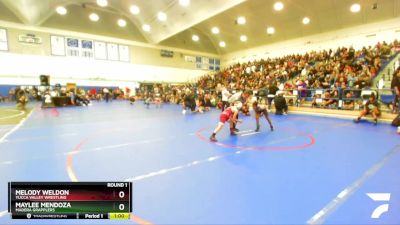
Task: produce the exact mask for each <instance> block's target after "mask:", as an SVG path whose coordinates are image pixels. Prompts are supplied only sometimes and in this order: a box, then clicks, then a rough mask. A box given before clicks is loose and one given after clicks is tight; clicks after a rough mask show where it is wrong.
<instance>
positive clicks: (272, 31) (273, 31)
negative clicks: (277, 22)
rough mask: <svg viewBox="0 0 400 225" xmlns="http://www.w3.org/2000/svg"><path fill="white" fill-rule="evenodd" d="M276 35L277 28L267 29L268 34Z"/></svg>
mask: <svg viewBox="0 0 400 225" xmlns="http://www.w3.org/2000/svg"><path fill="white" fill-rule="evenodd" d="M274 33H275V28H274V27H268V28H267V34H274Z"/></svg>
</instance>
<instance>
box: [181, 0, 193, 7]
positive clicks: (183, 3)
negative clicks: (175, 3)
mask: <svg viewBox="0 0 400 225" xmlns="http://www.w3.org/2000/svg"><path fill="white" fill-rule="evenodd" d="M179 4H180V5H181V6H188V5H190V0H179Z"/></svg>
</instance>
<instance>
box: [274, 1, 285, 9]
mask: <svg viewBox="0 0 400 225" xmlns="http://www.w3.org/2000/svg"><path fill="white" fill-rule="evenodd" d="M283 7H284V5H283V3H282V2H275V4H274V9H275V10H276V11H281V10H282V9H283Z"/></svg>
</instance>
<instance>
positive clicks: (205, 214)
mask: <svg viewBox="0 0 400 225" xmlns="http://www.w3.org/2000/svg"><path fill="white" fill-rule="evenodd" d="M33 107H34V110H33V112H32V113H31V115H30V116H29V117H28V118H27V119H26V120H25V121H24V122H23V123H22V125H21V124H20V125H19V126H18V127H17V128H15V125H7V124H3V125H0V132H1V133H0V135H7V137H6V138H2V139H0V140H1V141H0V152H1V157H0V171H1V176H0V181H1V182H0V183H1V185H0V224H28V223H29V224H82V223H85V224H110V223H113V224H114V223H124V224H135V223H138V224H145V223H147V222H149V223H153V224H307V223H309V224H400V216H399V215H400V179H399V171H400V164H399V163H398V162H399V161H400V138H399V136H398V135H397V134H396V129H395V128H393V127H391V126H389V125H388V124H378V126H374V125H372V124H371V123H368V122H361V123H359V124H354V123H353V122H352V121H350V120H344V119H334V118H323V117H313V116H303V115H294V114H290V115H288V116H275V115H272V120H273V123H274V126H275V131H274V132H270V131H269V128H268V126H267V125H266V121H265V120H264V119H262V120H261V122H262V126H261V132H260V133H254V132H253V131H252V130H253V129H254V128H255V121H254V117H243V116H242V119H243V124H240V125H239V128H240V130H241V131H240V134H239V135H238V136H236V137H230V136H229V135H228V128H227V126H226V127H225V128H224V130H222V132H221V133H220V134H218V135H217V138H218V140H219V142H218V143H210V142H208V137H209V135H210V133H211V131H212V130H213V128H214V127H215V126H216V124H217V122H218V118H219V112H218V111H217V110H213V111H212V112H209V113H204V114H186V115H182V113H181V109H180V107H179V106H176V105H163V106H162V108H161V109H158V108H155V106H154V105H152V106H151V107H150V108H149V109H147V108H146V107H145V106H144V105H143V104H142V103H141V102H137V103H136V104H135V105H133V106H132V105H129V103H127V102H115V101H114V102H112V103H108V104H107V103H96V102H95V103H93V106H89V107H76V108H58V109H46V110H42V109H40V108H38V107H37V106H33ZM3 109H4V108H3ZM14 113H15V114H18V113H19V112H14ZM1 116H2V117H7V116H10V115H9V114H5V115H1ZM0 120H1V117H0ZM11 129H14V131H13V132H12V133H10V130H11ZM121 180H128V181H133V185H134V188H133V192H134V193H133V204H134V206H133V211H134V213H133V214H134V216H133V217H132V218H133V219H132V220H131V221H123V222H121V221H119V222H114V221H108V220H105V221H98V220H96V221H89V220H85V221H83V220H79V221H77V220H68V221H67V220H58V221H54V220H46V221H43V220H36V221H27V220H14V221H13V220H11V219H10V218H9V216H8V214H6V212H5V211H4V210H6V209H7V182H8V181H121ZM366 193H390V194H391V195H390V200H389V201H374V200H372V199H371V198H370V197H368V196H367V194H366ZM382 204H389V211H388V212H386V213H383V214H382V215H381V216H380V218H376V219H372V218H371V214H372V212H373V211H374V210H375V208H377V207H378V206H380V205H382Z"/></svg>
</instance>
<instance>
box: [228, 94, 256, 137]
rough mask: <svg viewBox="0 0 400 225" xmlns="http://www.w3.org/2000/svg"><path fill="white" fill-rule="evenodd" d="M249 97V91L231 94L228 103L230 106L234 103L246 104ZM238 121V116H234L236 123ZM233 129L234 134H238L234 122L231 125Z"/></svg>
mask: <svg viewBox="0 0 400 225" xmlns="http://www.w3.org/2000/svg"><path fill="white" fill-rule="evenodd" d="M250 95H251V91H244V92H243V91H239V92H236V93H235V94H233V95H232V96H231V97H230V98H229V99H228V102H229V104H230V105H231V106H232V105H233V104H234V103H235V102H241V103H242V105H245V104H247V101H248V99H249V96H250ZM240 108H241V107H240ZM237 120H239V114H236V121H237ZM233 129H234V131H235V132H238V131H239V129H237V128H236V122H235V123H234V124H233Z"/></svg>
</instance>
